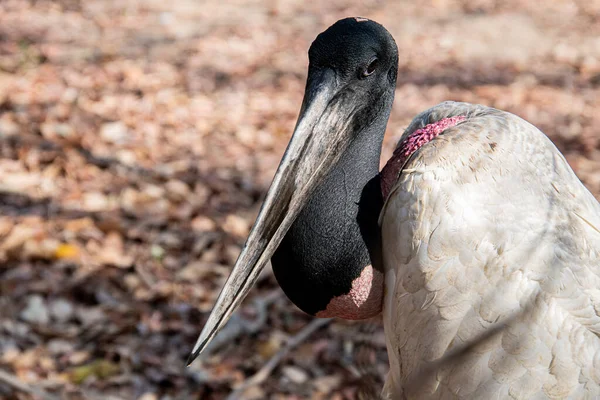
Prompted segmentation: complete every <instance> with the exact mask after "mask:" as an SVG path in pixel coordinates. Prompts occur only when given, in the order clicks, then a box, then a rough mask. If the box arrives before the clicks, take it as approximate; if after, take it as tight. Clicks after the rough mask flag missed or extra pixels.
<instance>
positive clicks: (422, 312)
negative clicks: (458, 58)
mask: <svg viewBox="0 0 600 400" xmlns="http://www.w3.org/2000/svg"><path fill="white" fill-rule="evenodd" d="M461 113H462V114H461ZM452 115H467V116H468V119H467V120H466V121H465V122H463V123H461V124H459V125H457V126H455V127H453V128H450V129H448V130H447V131H446V132H444V133H443V134H442V135H440V136H439V137H437V138H436V139H434V140H433V141H432V142H430V143H428V144H427V145H425V146H424V147H423V148H421V149H420V150H419V151H418V152H416V153H415V154H414V155H413V156H412V158H411V160H410V161H409V163H408V164H407V165H406V167H405V168H404V170H403V171H402V172H401V175H400V177H399V179H398V182H397V184H396V186H395V187H394V189H393V190H392V192H391V194H390V196H389V197H388V199H387V202H386V204H385V207H384V210H383V211H382V217H381V229H382V235H383V243H382V244H383V259H384V266H385V270H386V297H385V303H384V327H385V330H386V337H387V340H388V343H387V345H388V353H389V357H390V367H391V368H390V374H389V376H388V381H387V383H386V389H385V390H386V391H387V393H388V395H389V396H391V398H402V397H403V396H406V397H408V398H411V397H416V398H427V397H428V396H429V397H431V398H445V397H449V398H486V399H491V398H508V397H513V398H516V399H521V398H522V399H531V398H538V397H541V398H546V397H552V398H566V397H569V398H585V397H587V398H591V397H592V396H594V395H599V394H600V388H599V385H600V338H599V336H600V317H599V314H600V263H599V260H600V257H599V256H600V254H599V251H600V206H599V204H598V202H597V201H596V200H595V198H594V197H593V196H592V195H591V193H590V192H589V191H588V190H587V189H586V188H585V187H584V186H583V185H582V184H581V182H580V181H579V179H578V178H577V177H576V175H575V174H574V172H573V171H572V169H571V168H570V167H569V165H568V164H567V162H566V160H565V159H564V157H563V156H562V155H561V154H560V152H559V151H558V150H557V149H556V147H555V146H554V145H553V144H552V142H551V141H550V140H549V139H548V138H547V137H546V136H545V135H544V134H543V133H542V132H540V131H539V130H538V129H536V128H535V127H534V126H532V125H531V124H529V123H527V122H526V121H524V120H522V119H520V118H518V117H516V116H514V115H512V114H509V113H505V112H501V111H498V110H494V109H490V108H485V107H481V106H470V105H466V104H464V103H444V104H442V105H440V106H439V107H438V108H434V109H431V110H429V111H428V112H426V113H424V114H422V115H421V116H419V118H421V121H417V122H416V123H413V125H414V124H416V125H415V126H416V128H418V127H419V125H422V124H426V123H429V122H432V121H435V120H437V119H439V118H444V117H447V116H452ZM417 120H418V119H417ZM413 125H411V127H412V126H413ZM416 128H415V127H413V129H416ZM409 129H411V128H410V127H409Z"/></svg>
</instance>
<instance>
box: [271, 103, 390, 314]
mask: <svg viewBox="0 0 600 400" xmlns="http://www.w3.org/2000/svg"><path fill="white" fill-rule="evenodd" d="M392 101H393V98H392V99H387V100H383V101H382V104H380V108H379V111H378V112H377V113H376V114H375V115H374V116H373V115H371V116H370V117H371V121H370V122H369V123H367V124H365V125H364V126H363V127H362V129H360V131H358V132H357V133H356V137H355V139H354V140H353V141H352V143H351V144H350V146H349V148H348V149H346V151H345V152H344V154H343V155H342V156H341V158H340V160H339V161H338V162H337V164H336V165H335V166H334V167H333V168H332V169H331V171H330V172H329V173H328V175H327V176H326V178H325V179H324V181H323V182H322V183H321V185H320V186H319V187H318V188H317V189H316V191H315V193H314V194H313V195H312V196H311V198H310V200H309V202H308V203H307V204H306V206H305V207H304V208H303V209H302V211H301V212H300V214H299V215H298V217H297V219H296V220H295V222H294V223H293V225H292V227H291V228H290V230H289V231H288V233H287V234H286V236H285V238H284V239H283V241H282V243H281V245H280V246H279V248H278V249H277V251H276V252H275V254H274V256H273V258H272V263H273V270H274V273H275V276H276V278H277V280H278V282H279V284H280V286H281V287H282V289H283V290H284V292H285V293H286V294H287V296H288V297H289V298H290V300H292V301H293V302H294V304H296V305H297V306H298V307H299V308H301V309H302V310H303V311H305V312H307V313H309V314H313V315H314V314H317V313H318V312H320V311H323V310H324V309H325V307H326V306H327V305H328V304H329V302H330V301H331V300H332V299H333V298H335V297H337V296H341V295H345V294H348V293H349V292H350V290H351V289H352V288H353V282H354V281H355V280H356V279H357V278H358V277H360V276H361V273H362V272H363V270H365V268H366V267H367V266H369V265H371V264H373V266H374V267H375V268H376V269H378V268H379V263H378V262H375V261H374V260H373V263H372V262H371V261H372V259H373V258H378V256H377V254H379V228H378V225H377V219H378V216H379V211H380V210H381V207H382V205H383V200H382V195H381V189H380V185H379V177H378V173H379V159H380V156H381V145H382V141H383V136H384V133H385V127H386V124H387V120H388V118H389V114H390V109H391V102H392ZM388 102H389V103H388ZM370 253H371V254H370ZM365 317H366V316H365ZM363 318H364V317H363ZM353 319H358V317H357V318H353Z"/></svg>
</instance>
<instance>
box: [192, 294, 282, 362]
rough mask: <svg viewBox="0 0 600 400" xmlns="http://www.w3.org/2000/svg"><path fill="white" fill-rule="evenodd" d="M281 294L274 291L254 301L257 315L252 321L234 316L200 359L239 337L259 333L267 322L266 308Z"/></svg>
mask: <svg viewBox="0 0 600 400" xmlns="http://www.w3.org/2000/svg"><path fill="white" fill-rule="evenodd" d="M282 294H283V292H282V291H281V290H280V289H276V290H273V291H272V292H270V293H268V294H267V295H266V296H264V297H262V298H261V297H259V298H257V299H255V300H254V302H253V304H254V307H255V308H256V314H257V315H256V318H255V319H254V320H253V321H248V320H246V319H244V318H242V317H241V316H239V315H238V314H234V315H233V317H231V319H230V320H229V322H228V323H227V324H226V325H225V327H224V328H223V330H222V331H221V332H220V333H219V335H218V336H217V337H216V338H215V339H214V340H213V341H212V343H211V344H210V345H209V346H208V347H207V348H206V350H205V351H204V354H203V356H202V357H203V358H206V357H208V356H210V355H211V354H214V353H215V352H216V351H218V350H219V349H220V348H221V347H223V346H225V345H227V344H229V343H231V342H232V341H234V340H235V339H237V338H238V337H240V336H245V335H253V334H255V333H257V332H258V331H260V329H261V328H262V327H263V326H264V325H265V323H266V322H267V317H268V307H269V306H270V305H271V304H273V303H274V302H275V301H277V299H279V298H280V297H281V296H282Z"/></svg>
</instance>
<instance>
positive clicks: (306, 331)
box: [227, 319, 332, 400]
mask: <svg viewBox="0 0 600 400" xmlns="http://www.w3.org/2000/svg"><path fill="white" fill-rule="evenodd" d="M331 321H332V320H331V319H314V320H312V321H311V322H310V323H309V324H308V325H306V326H305V327H304V328H303V329H302V330H301V331H300V332H298V333H297V334H296V335H294V336H292V337H291V338H290V339H289V340H288V341H287V343H286V344H285V346H283V347H282V348H281V350H279V351H278V352H277V353H276V354H275V355H274V356H273V357H271V359H270V360H269V361H267V363H266V364H265V365H264V366H263V367H262V368H261V369H260V370H259V371H258V372H257V373H256V374H254V375H252V376H251V377H250V378H248V379H246V381H244V383H242V384H241V385H240V386H238V387H237V388H236V389H235V390H234V391H233V392H232V393H231V394H230V395H229V396H227V400H237V399H239V398H240V396H241V395H242V394H243V393H244V391H245V390H246V389H248V388H249V387H251V386H255V385H259V384H261V383H263V382H264V381H265V380H266V379H267V378H268V377H269V375H271V372H273V370H274V369H275V368H276V367H277V365H279V363H280V362H281V361H282V360H283V359H284V358H285V356H287V355H288V353H289V352H290V351H291V350H292V349H294V348H295V347H297V346H298V345H300V344H301V343H302V342H304V341H305V340H306V339H308V337H310V335H312V334H313V333H315V332H316V331H317V330H319V329H320V328H322V327H324V326H325V325H327V324H329V323H330V322H331Z"/></svg>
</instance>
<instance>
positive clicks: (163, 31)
mask: <svg viewBox="0 0 600 400" xmlns="http://www.w3.org/2000/svg"><path fill="white" fill-rule="evenodd" d="M310 3H313V2H308V1H297V0H267V1H257V0H235V1H222V0H205V1H197V0H172V1H167V2H165V1H163V0H127V1H125V0H54V1H47V0H46V1H44V0H29V1H27V0H1V1H0V398H2V399H33V398H40V399H50V398H61V399H140V400H159V399H189V398H192V399H193V398H196V399H225V398H227V396H228V395H230V393H231V391H232V390H234V389H236V388H237V392H235V394H236V395H239V396H240V398H244V399H267V398H268V399H304V398H314V399H355V398H357V396H358V393H359V392H360V391H361V390H363V388H362V387H363V386H365V385H367V386H368V385H371V386H373V387H374V388H375V390H376V391H377V390H379V388H380V387H381V383H382V381H383V375H384V374H385V372H386V368H387V359H386V354H385V342H384V340H383V333H382V330H381V325H380V322H379V321H378V320H374V321H367V322H363V323H351V322H344V321H332V322H330V323H328V322H323V323H322V325H319V326H317V325H314V322H311V321H314V320H313V319H312V318H310V317H308V316H306V315H304V314H303V313H301V312H300V311H299V310H297V309H296V308H295V307H294V306H293V305H292V304H291V303H290V302H289V301H288V300H287V299H286V298H285V296H284V295H283V294H282V293H281V291H280V290H279V289H278V287H277V285H276V282H275V280H274V278H273V276H272V273H271V271H270V269H267V270H266V271H265V273H264V274H263V276H262V277H261V279H260V282H259V284H258V285H257V287H256V288H255V289H254V290H253V291H252V292H251V295H250V297H249V299H248V300H247V301H246V302H245V303H244V306H243V307H242V309H241V311H240V312H239V313H238V314H237V316H236V317H235V318H234V319H233V320H232V323H230V324H229V325H228V327H227V328H226V330H225V332H224V333H223V334H222V335H221V336H219V338H218V339H217V341H216V343H215V345H214V346H213V347H211V348H209V350H208V352H207V355H206V356H204V357H203V358H202V359H201V360H200V361H197V362H195V363H194V364H193V365H192V366H191V367H189V368H185V361H186V358H187V356H188V353H189V351H190V350H191V348H192V346H193V344H194V342H195V340H196V338H197V335H198V333H199V332H200V329H201V327H202V325H203V323H204V321H205V319H206V317H207V316H208V312H209V311H210V309H211V307H212V304H213V302H214V300H215V298H216V296H217V294H218V292H219V290H220V288H221V286H222V285H223V283H224V280H225V279H226V277H227V275H228V273H229V270H230V268H231V266H232V265H233V263H234V261H235V259H236V257H237V255H238V253H239V251H240V248H241V245H242V244H243V241H244V239H245V237H246V235H247V233H248V229H249V227H250V225H251V223H252V222H253V220H254V217H255V215H256V213H257V211H258V208H259V206H260V201H261V199H262V196H263V194H264V193H265V191H266V189H267V188H268V185H269V183H270V180H271V177H272V175H273V173H274V171H275V168H276V166H277V164H278V162H279V159H280V157H281V155H282V153H283V150H284V148H285V145H286V143H287V140H288V138H289V136H290V134H291V131H292V129H293V126H294V123H295V118H296V116H297V113H298V110H299V108H300V103H301V100H302V94H303V89H304V83H305V78H306V67H307V62H308V61H307V50H308V47H309V46H310V43H311V42H312V40H313V39H314V38H315V36H316V35H317V34H318V33H319V32H321V31H323V30H324V29H326V28H327V27H328V26H329V25H331V24H333V23H334V22H335V21H336V20H338V19H340V18H342V17H345V16H364V17H369V18H371V19H374V20H376V21H378V22H380V23H382V24H383V25H384V26H386V27H387V29H388V30H390V32H391V33H392V34H393V35H394V37H395V38H396V41H397V43H398V47H399V49H400V70H399V76H398V87H397V90H396V102H395V104H394V108H393V112H392V117H391V120H390V122H389V124H388V131H387V136H386V141H385V148H384V156H383V160H386V159H387V157H389V155H390V154H391V150H392V149H393V146H394V144H395V142H396V140H397V139H398V138H399V137H400V135H401V133H402V131H403V129H404V128H405V127H406V126H407V125H408V123H409V122H410V120H411V119H412V117H414V116H415V115H416V114H417V113H418V112H420V111H422V110H424V109H426V108H429V107H431V106H433V105H435V104H437V103H439V102H441V101H443V100H459V101H468V102H474V103H482V104H486V105H489V106H494V107H498V108H501V109H505V110H508V111H511V112H513V113H516V114H517V115H520V116H521V117H523V118H525V119H527V120H528V121H530V122H531V123H533V124H535V125H536V126H538V127H539V128H541V129H542V130H543V131H544V132H546V133H547V134H548V135H549V136H550V137H551V138H552V140H553V141H554V142H555V143H556V145H557V146H558V147H559V148H560V149H561V150H562V151H563V152H564V154H565V155H566V157H567V160H568V161H569V163H570V164H571V166H572V167H573V168H574V169H575V171H576V172H577V174H578V176H579V177H580V178H581V179H582V180H583V181H584V182H585V184H586V185H587V186H588V187H589V188H590V190H591V191H592V192H593V193H594V194H596V195H598V194H600V1H598V0H555V1H552V2H544V3H540V2H539V1H534V0H504V1H490V0H428V1H418V2H417V1H412V0H407V1H387V2H386V1H357V2H349V1H341V0H333V1H328V2H314V3H326V4H323V5H316V4H315V5H311V4H310ZM542 4H543V5H542ZM311 323H312V324H313V325H309V327H312V328H314V329H313V332H312V333H311V334H310V335H304V337H303V332H304V333H306V331H302V329H303V328H304V327H305V326H307V324H311ZM299 334H300V336H298V335H299ZM290 340H291V342H292V343H293V344H295V346H294V347H293V348H291V349H289V348H288V347H286V344H289V343H290ZM256 373H258V375H257V376H254V374H256ZM253 376H254V377H253ZM252 383H257V384H255V385H252ZM53 396H54V397H53Z"/></svg>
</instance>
